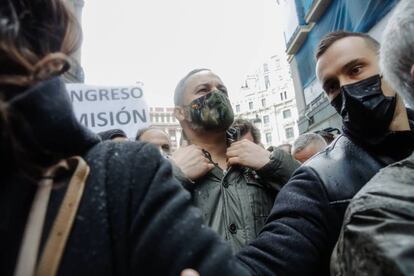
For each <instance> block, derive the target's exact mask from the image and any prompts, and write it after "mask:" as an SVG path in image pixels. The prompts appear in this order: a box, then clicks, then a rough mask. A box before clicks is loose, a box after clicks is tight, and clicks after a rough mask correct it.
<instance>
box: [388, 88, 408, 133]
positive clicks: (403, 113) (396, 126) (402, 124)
mask: <svg viewBox="0 0 414 276" xmlns="http://www.w3.org/2000/svg"><path fill="white" fill-rule="evenodd" d="M396 97H397V103H396V107H395V112H394V117H393V119H392V121H391V124H390V130H391V131H406V130H410V123H409V121H408V115H407V109H406V108H405V106H404V102H403V101H402V99H401V97H400V96H398V94H397V95H396Z"/></svg>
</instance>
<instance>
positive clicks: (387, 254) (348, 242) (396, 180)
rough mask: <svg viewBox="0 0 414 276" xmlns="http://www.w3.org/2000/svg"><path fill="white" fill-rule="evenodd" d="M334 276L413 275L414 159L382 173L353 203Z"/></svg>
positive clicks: (336, 254)
mask: <svg viewBox="0 0 414 276" xmlns="http://www.w3.org/2000/svg"><path fill="white" fill-rule="evenodd" d="M331 275H414V153H413V154H412V155H411V156H410V157H408V158H407V159H405V160H402V161H400V162H397V163H394V164H392V165H390V166H388V167H386V168H384V169H382V170H381V171H380V172H379V173H378V174H377V175H376V176H375V177H373V178H372V179H371V180H370V181H369V182H368V183H367V184H366V185H365V186H364V187H363V188H362V189H361V190H360V191H359V192H358V194H357V195H356V196H355V197H354V198H353V200H352V202H351V203H350V205H349V207H348V209H347V211H346V214H345V219H344V223H343V226H342V230H341V234H340V237H339V240H338V243H337V245H336V247H335V250H334V252H333V254H332V257H331Z"/></svg>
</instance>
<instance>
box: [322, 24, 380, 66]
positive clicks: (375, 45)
mask: <svg viewBox="0 0 414 276" xmlns="http://www.w3.org/2000/svg"><path fill="white" fill-rule="evenodd" d="M345 37H360V38H362V39H364V40H365V42H366V43H367V44H368V46H369V47H370V48H371V49H372V50H373V51H375V52H376V53H377V54H378V53H379V49H380V44H379V42H378V41H377V40H375V39H374V38H372V37H371V36H369V35H368V34H366V33H357V32H346V31H336V32H331V33H327V34H326V35H325V36H324V37H323V38H322V39H321V41H319V44H318V47H317V48H316V52H315V57H316V60H318V59H319V58H320V57H321V56H322V55H323V54H324V53H325V52H326V50H328V48H329V47H331V46H332V44H334V43H335V42H336V41H338V40H340V39H342V38H345Z"/></svg>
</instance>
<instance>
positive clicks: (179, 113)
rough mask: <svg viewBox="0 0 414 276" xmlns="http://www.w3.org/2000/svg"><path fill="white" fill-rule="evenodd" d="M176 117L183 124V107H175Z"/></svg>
mask: <svg viewBox="0 0 414 276" xmlns="http://www.w3.org/2000/svg"><path fill="white" fill-rule="evenodd" d="M174 116H175V118H176V119H177V120H178V121H179V122H181V121H184V120H185V110H184V108H182V107H181V106H176V107H174Z"/></svg>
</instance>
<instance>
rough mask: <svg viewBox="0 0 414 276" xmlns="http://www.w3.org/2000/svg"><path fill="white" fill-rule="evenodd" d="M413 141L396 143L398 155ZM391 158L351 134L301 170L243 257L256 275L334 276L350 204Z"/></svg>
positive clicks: (241, 258)
mask: <svg viewBox="0 0 414 276" xmlns="http://www.w3.org/2000/svg"><path fill="white" fill-rule="evenodd" d="M406 134H407V135H406V136H410V137H413V136H412V133H411V132H409V133H406ZM405 141H409V139H405ZM411 141H412V142H411V144H410V147H407V148H406V149H399V148H398V147H399V146H401V145H399V144H398V143H397V144H395V145H394V151H404V152H406V156H408V155H409V153H410V150H411V151H412V148H413V144H414V139H413V140H411ZM386 152H387V151H386ZM392 159H393V158H391V156H389V155H386V154H385V155H382V154H379V153H378V154H376V155H372V154H370V153H369V152H368V151H367V150H365V149H364V148H362V147H361V146H359V145H357V144H356V143H354V142H353V141H352V140H351V139H350V138H348V137H347V136H340V137H338V138H337V139H336V140H335V141H334V142H332V144H331V145H330V146H328V147H327V148H326V149H325V150H324V151H322V152H320V153H319V154H317V155H316V156H314V157H313V158H312V159H310V160H309V161H308V162H306V163H305V164H303V165H302V166H301V167H300V168H299V169H297V170H296V172H295V173H294V175H293V176H292V178H291V179H290V181H289V182H288V183H287V184H286V185H285V186H284V187H283V188H282V190H281V191H280V193H279V194H278V196H277V198H276V201H275V204H274V206H273V209H272V212H271V214H270V215H269V217H268V219H267V223H266V225H265V226H264V228H263V230H262V232H261V233H260V234H259V237H258V238H257V239H256V240H255V241H253V243H252V244H251V246H248V247H246V248H244V249H243V250H242V251H241V252H240V253H239V254H238V258H239V259H240V260H241V261H242V262H244V263H245V264H246V265H247V266H248V267H249V268H250V269H251V271H252V273H254V274H256V275H276V274H277V275H329V260H330V256H331V253H332V250H333V248H334V246H335V243H336V241H337V239H338V235H339V231H340V228H341V225H342V220H343V217H344V212H345V210H346V208H347V206H348V204H349V202H350V200H351V199H352V197H353V196H354V195H355V194H356V193H357V192H358V191H359V189H360V188H361V187H362V186H363V185H364V184H365V183H366V182H367V181H369V180H370V179H371V177H373V176H374V175H375V174H376V173H377V172H378V171H379V169H381V168H382V167H384V166H386V165H388V164H389V163H388V162H392V161H391V160H392Z"/></svg>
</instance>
